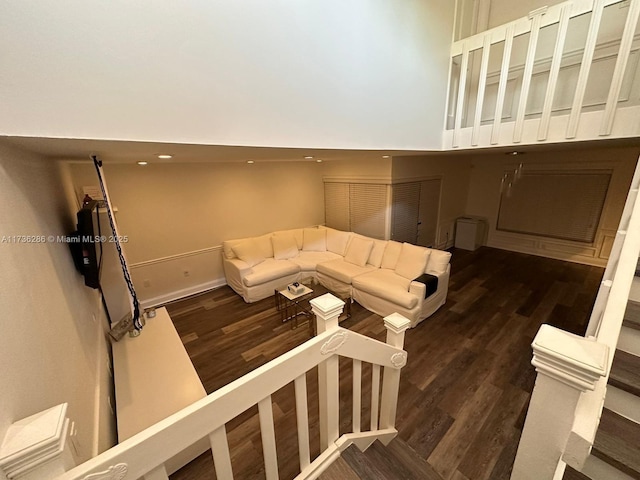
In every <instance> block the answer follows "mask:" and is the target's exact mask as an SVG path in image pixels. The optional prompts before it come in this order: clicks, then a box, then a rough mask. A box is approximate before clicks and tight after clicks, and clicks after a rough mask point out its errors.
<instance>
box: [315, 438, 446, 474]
mask: <svg viewBox="0 0 640 480" xmlns="http://www.w3.org/2000/svg"><path fill="white" fill-rule="evenodd" d="M342 458H344V460H345V461H346V463H347V464H348V465H349V467H351V469H352V470H353V471H354V472H355V473H356V475H358V478H360V479H363V480H368V479H376V480H397V479H399V478H402V479H406V480H413V479H415V480H442V477H441V476H440V475H438V474H437V473H436V472H435V470H433V468H432V467H431V466H430V465H429V464H428V463H427V462H426V461H425V460H424V459H423V458H422V457H420V455H418V454H417V453H416V452H415V450H413V448H411V447H410V446H409V445H408V444H407V443H406V442H405V441H404V440H402V439H400V438H398V437H396V438H394V439H393V440H392V441H391V442H390V443H389V445H387V446H386V447H385V446H384V445H382V444H381V443H380V442H379V441H376V442H374V443H373V445H371V446H370V447H369V448H368V449H367V450H366V451H365V452H361V451H360V450H358V448H357V447H355V446H354V445H352V446H351V447H349V448H348V449H346V450H345V451H344V452H342ZM327 471H329V470H327ZM327 480H330V479H329V478H327Z"/></svg>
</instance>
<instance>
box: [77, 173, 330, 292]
mask: <svg viewBox="0 0 640 480" xmlns="http://www.w3.org/2000/svg"><path fill="white" fill-rule="evenodd" d="M327 163H331V162H327ZM329 170H331V168H329ZM70 171H71V176H72V178H73V182H74V185H75V186H76V190H77V191H80V190H81V188H82V186H86V185H96V184H97V178H96V174H95V169H94V168H93V166H92V165H89V164H71V165H70ZM104 171H105V176H106V179H107V183H108V186H109V192H110V195H111V199H112V202H113V204H114V205H115V206H116V207H117V208H118V213H117V215H116V217H117V221H118V226H119V228H120V230H121V234H123V235H128V237H129V242H128V243H127V244H126V245H125V251H126V255H127V258H128V260H129V263H130V264H131V274H132V276H133V280H134V283H135V286H136V291H137V293H138V295H139V297H140V298H141V299H142V300H143V301H144V302H145V304H149V303H159V302H162V301H166V300H168V299H171V298H173V297H176V296H184V295H189V294H192V293H195V292H197V291H202V290H205V289H208V288H213V287H215V286H218V285H221V284H223V283H224V272H223V270H222V262H221V249H220V246H221V244H222V242H223V241H224V240H229V239H234V238H243V237H249V236H254V235H261V234H263V233H267V232H272V231H274V230H281V229H288V228H297V227H304V226H308V225H314V224H319V223H323V222H324V186H323V183H322V176H323V172H324V171H325V164H323V163H316V162H315V161H310V162H256V163H255V164H253V165H248V164H246V163H192V164H178V163H164V164H162V163H158V164H150V165H147V166H145V167H141V166H138V165H123V164H115V165H109V164H106V163H105V167H104Z"/></svg>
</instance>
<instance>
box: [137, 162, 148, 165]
mask: <svg viewBox="0 0 640 480" xmlns="http://www.w3.org/2000/svg"><path fill="white" fill-rule="evenodd" d="M148 164H149V163H148V162H138V165H148Z"/></svg>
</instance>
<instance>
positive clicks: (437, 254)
mask: <svg viewBox="0 0 640 480" xmlns="http://www.w3.org/2000/svg"><path fill="white" fill-rule="evenodd" d="M450 260H451V253H449V252H445V251H443V250H433V249H431V255H430V256H429V261H428V262H427V268H426V271H428V272H433V273H444V272H446V271H447V267H448V266H449V261H450Z"/></svg>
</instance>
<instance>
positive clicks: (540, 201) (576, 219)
mask: <svg viewBox="0 0 640 480" xmlns="http://www.w3.org/2000/svg"><path fill="white" fill-rule="evenodd" d="M610 180H611V172H593V171H591V172H532V173H526V174H524V175H523V176H522V178H521V179H519V180H518V181H517V182H516V183H515V184H514V185H513V187H512V188H511V189H510V194H509V195H507V191H505V192H503V194H502V196H501V200H500V210H499V212H498V225H497V229H498V230H503V231H507V232H516V233H526V234H531V235H540V236H544V237H553V238H560V239H564V240H572V241H576V242H584V243H593V242H594V240H595V236H596V232H597V229H598V224H599V223H600V215H601V213H602V209H603V207H604V202H605V199H606V196H607V190H608V188H609V181H610Z"/></svg>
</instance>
